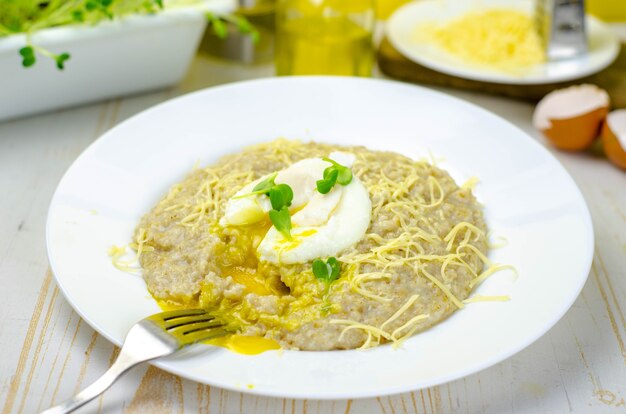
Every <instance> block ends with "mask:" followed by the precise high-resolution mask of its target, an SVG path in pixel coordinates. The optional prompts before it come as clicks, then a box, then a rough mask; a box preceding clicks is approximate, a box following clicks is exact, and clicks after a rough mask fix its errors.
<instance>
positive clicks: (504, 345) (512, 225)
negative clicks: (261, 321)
mask: <svg viewBox="0 0 626 414" xmlns="http://www.w3.org/2000/svg"><path fill="white" fill-rule="evenodd" d="M242 116H245V118H246V122H241V120H242V118H241V117H242ZM276 137H290V138H302V139H306V140H309V139H311V140H318V141H324V142H331V143H338V144H350V145H365V146H367V147H370V148H373V149H386V150H392V151H397V152H399V153H402V154H406V155H408V156H411V157H415V158H418V157H422V156H428V155H429V153H430V152H432V154H434V155H435V156H436V157H443V158H445V161H441V162H440V165H441V166H442V167H443V168H446V169H448V170H449V171H450V172H451V174H452V175H453V177H455V179H456V180H457V181H463V180H465V179H467V178H469V177H471V176H477V177H479V178H480V180H481V184H480V185H479V186H478V188H477V195H478V198H479V200H480V201H481V202H483V203H484V204H485V206H486V210H485V211H486V218H487V221H488V224H489V226H490V228H491V229H492V230H493V231H495V234H496V235H500V236H505V237H507V239H508V245H507V246H506V247H504V248H501V249H497V250H493V251H492V252H491V253H490V257H491V258H492V260H494V261H496V262H501V263H509V264H512V265H514V266H515V267H516V268H517V270H518V272H519V278H518V279H517V280H514V278H513V276H512V273H511V272H507V271H503V272H502V273H500V274H498V275H496V276H492V278H490V279H489V280H487V281H486V282H485V283H484V284H483V285H481V286H480V287H479V288H478V293H480V294H483V295H489V294H505V295H511V297H512V300H510V301H509V302H504V303H476V304H472V305H469V306H467V307H466V308H465V309H463V310H461V311H459V312H456V313H455V314H454V315H453V316H452V317H450V318H449V319H448V320H446V321H444V322H443V323H441V324H439V325H437V326H436V327H434V328H433V329H430V330H428V331H426V332H423V333H421V334H419V335H416V336H414V337H413V338H411V339H409V340H408V341H406V343H405V344H404V346H403V348H401V349H397V350H394V349H392V348H391V347H390V346H381V347H378V348H375V349H372V350H369V351H365V352H363V351H335V352H297V351H284V352H276V351H270V352H266V353H264V354H261V355H258V356H245V355H239V354H234V353H231V352H229V351H226V350H224V349H221V348H208V347H206V346H200V347H198V348H195V349H193V350H190V351H189V352H188V353H187V355H182V356H180V357H177V358H173V359H168V360H162V361H159V362H157V363H156V365H157V366H159V367H161V368H163V369H165V370H167V371H170V372H173V373H176V374H179V375H181V376H184V377H186V378H190V379H193V380H196V381H200V382H204V383H207V384H211V385H216V386H219V387H223V388H227V389H234V390H239V391H243V392H250V393H256V394H261V395H270V396H282V397H293V398H319V399H332V398H357V397H368V396H373V395H383V394H391V393H398V392H402V391H407V390H413V389H417V388H422V387H427V386H432V385H435V384H440V383H443V382H446V381H450V380H453V379H456V378H459V377H462V376H465V375H469V374H471V373H474V372H476V371H479V370H481V369H484V368H486V367H488V366H490V365H493V364H495V363H497V362H499V361H501V360H503V359H505V358H507V357H509V356H511V355H512V354H514V353H516V352H518V351H519V350H521V349H522V348H524V347H526V346H528V345H529V344H530V343H532V342H533V341H535V340H536V339H537V338H539V337H540V336H541V335H543V334H544V333H545V332H546V331H547V330H548V329H550V327H552V325H554V324H555V323H556V321H557V320H559V318H560V317H561V316H562V315H563V314H564V313H565V311H566V310H567V309H568V308H569V307H570V305H571V304H572V303H573V301H574V299H575V298H576V296H577V295H578V293H579V292H580V290H581V288H582V286H583V284H584V282H585V280H586V278H587V274H588V271H589V268H590V264H591V257H592V250H593V232H592V227H591V221H590V218H589V213H588V210H587V207H586V205H585V202H584V201H583V198H582V197H581V194H580V192H579V190H578V189H577V187H576V185H575V184H574V182H573V181H572V179H571V178H570V177H569V175H568V174H567V173H566V172H565V170H564V169H563V167H561V165H560V164H559V163H558V162H557V161H556V160H555V159H554V158H553V157H552V156H551V155H550V154H549V153H548V152H547V151H546V150H545V149H544V148H542V147H541V146H540V145H539V144H537V143H536V142H534V141H533V140H532V139H531V138H530V137H528V136H527V135H526V134H524V133H523V132H522V131H520V130H518V129H517V128H515V127H513V126H512V125H511V124H509V123H508V122H506V121H504V120H502V119H500V118H498V117H497V116H494V115H493V114H491V113H489V112H487V111H484V110H482V109H480V108H478V107H476V106H474V105H471V104H469V103H466V102H463V101H460V100H457V99H454V98H451V97H449V96H446V95H444V94H441V93H437V92H434V91H431V90H429V89H424V88H420V87H416V86H408V85H404V84H400V83H395V82H388V81H380V80H368V79H358V78H324V77H304V78H273V79H266V80H259V81H252V82H243V83H237V84H232V85H226V86H221V87H217V88H211V89H206V90H203V91H200V92H196V93H193V94H190V95H186V96H183V97H181V98H177V99H174V100H172V101H169V102H166V103H164V104H161V105H158V106H156V107H154V108H152V109H149V110H147V111H145V112H143V113H141V114H139V115H137V116H135V117H133V118H131V119H129V120H127V121H125V122H124V123H122V124H120V125H119V126H117V127H115V128H113V129H112V130H110V131H109V132H107V133H106V134H105V135H104V136H102V137H101V138H100V139H99V140H98V141H96V142H95V143H94V144H93V145H92V146H90V147H89V148H88V149H87V150H86V151H85V152H84V153H83V154H82V155H81V156H80V157H79V158H78V159H77V160H76V162H75V163H74V164H73V165H72V166H71V168H70V169H69V170H68V172H67V173H66V175H65V176H64V178H63V179H62V181H61V183H60V184H59V187H58V189H57V191H56V193H55V195H54V198H53V200H52V202H51V206H50V211H49V215H48V223H47V245H48V254H49V257H50V263H51V266H52V269H53V272H54V275H55V277H56V280H57V283H58V284H59V286H60V288H61V290H62V291H63V293H64V294H65V296H66V298H67V300H68V301H69V302H70V303H71V304H72V306H73V307H74V308H75V309H76V311H77V312H78V313H79V314H80V315H81V316H82V317H83V318H84V319H85V320H86V321H87V322H88V323H89V324H90V325H91V326H92V327H94V328H95V329H96V330H97V331H98V332H100V333H101V334H102V335H104V336H105V337H106V338H108V339H109V340H111V341H112V342H114V343H115V344H118V345H119V344H120V343H121V342H122V341H123V338H124V336H125V334H126V332H127V330H128V329H129V327H130V326H131V325H132V324H133V323H134V322H135V321H137V320H139V319H141V318H143V317H145V316H147V315H149V314H151V313H154V312H157V311H159V308H158V307H157V305H156V303H155V302H154V300H153V299H152V298H151V297H150V295H149V294H148V292H147V291H146V287H145V284H144V282H143V280H142V279H141V278H140V277H138V276H134V275H130V274H127V273H124V272H121V271H119V270H117V269H116V268H114V267H113V265H112V264H111V260H110V258H109V257H108V256H107V250H108V249H109V247H110V246H111V245H113V244H118V245H119V244H125V243H127V242H128V241H129V240H130V237H131V235H132V232H133V228H134V226H135V225H136V223H137V221H138V220H139V218H140V217H141V216H142V215H143V214H144V213H145V212H146V211H147V210H148V209H150V208H151V207H152V206H153V205H154V204H155V203H156V202H157V201H158V200H159V198H160V197H161V196H163V194H165V193H166V192H167V190H168V188H169V187H170V186H171V185H172V184H174V183H176V182H178V181H180V180H181V179H182V178H183V177H184V176H185V175H186V174H187V173H188V172H189V171H190V169H191V168H192V166H193V165H194V163H195V162H197V161H200V163H201V164H207V163H210V162H212V161H215V160H216V159H217V158H218V157H220V156H222V155H224V154H228V153H232V152H234V151H238V150H240V149H241V148H242V147H244V146H246V145H248V144H252V143H257V142H262V141H267V140H271V139H274V138H276ZM190 353H191V354H193V357H190V356H189V354H190ZM249 386H251V387H253V388H249Z"/></svg>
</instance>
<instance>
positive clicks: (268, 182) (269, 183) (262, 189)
mask: <svg viewBox="0 0 626 414" xmlns="http://www.w3.org/2000/svg"><path fill="white" fill-rule="evenodd" d="M277 175H278V173H277V172H275V173H274V174H271V175H270V176H269V177H267V178H266V179H265V180H263V181H261V182H260V183H258V184H257V185H255V186H254V188H253V189H252V192H253V193H256V194H268V193H269V191H270V188H272V187H274V186H275V185H276V183H275V182H274V180H275V179H276V176H277Z"/></svg>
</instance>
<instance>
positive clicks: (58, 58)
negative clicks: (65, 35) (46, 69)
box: [54, 53, 70, 70]
mask: <svg viewBox="0 0 626 414" xmlns="http://www.w3.org/2000/svg"><path fill="white" fill-rule="evenodd" d="M69 58H70V55H69V53H61V54H60V55H58V56H56V57H55V59H54V60H55V61H56V63H57V68H59V69H61V70H63V69H65V61H66V60H68V59H69Z"/></svg>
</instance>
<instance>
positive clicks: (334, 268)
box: [312, 257, 341, 284]
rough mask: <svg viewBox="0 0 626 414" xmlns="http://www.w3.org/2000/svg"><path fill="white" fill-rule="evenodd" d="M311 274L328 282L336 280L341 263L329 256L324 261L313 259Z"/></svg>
mask: <svg viewBox="0 0 626 414" xmlns="http://www.w3.org/2000/svg"><path fill="white" fill-rule="evenodd" d="M312 267H313V275H314V276H315V277H316V278H317V279H319V280H321V281H323V282H325V283H327V284H330V283H332V282H333V281H335V280H337V278H338V277H339V273H340V271H341V263H340V262H339V260H337V259H336V258H334V257H329V258H328V259H327V260H326V261H325V262H324V261H323V260H322V259H315V260H313V265H312Z"/></svg>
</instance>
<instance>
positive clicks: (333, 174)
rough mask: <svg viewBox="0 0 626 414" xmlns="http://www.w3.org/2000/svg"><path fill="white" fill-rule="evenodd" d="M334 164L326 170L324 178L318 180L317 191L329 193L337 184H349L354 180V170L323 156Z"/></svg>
mask: <svg viewBox="0 0 626 414" xmlns="http://www.w3.org/2000/svg"><path fill="white" fill-rule="evenodd" d="M322 159H323V160H324V161H327V162H330V163H331V164H332V165H331V166H330V167H328V168H326V169H325V170H324V178H323V179H321V180H318V181H317V182H316V186H317V191H319V192H320V193H321V194H328V193H329V192H330V190H332V189H333V187H334V186H335V184H337V183H339V184H341V185H348V184H350V182H351V181H352V170H350V168H348V167H346V166H344V165H341V164H339V163H337V162H335V161H333V160H331V159H330V158H322Z"/></svg>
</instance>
